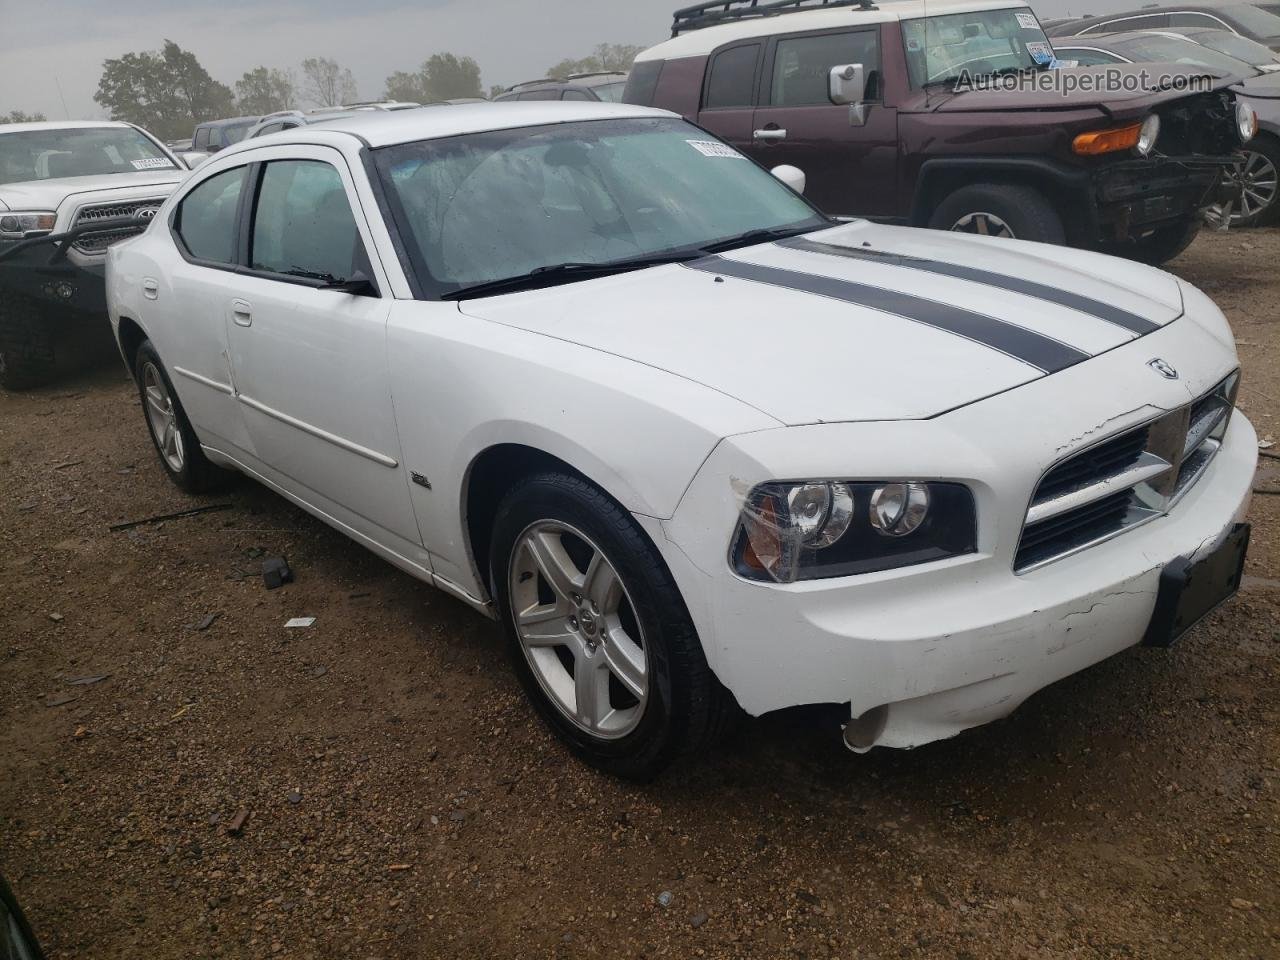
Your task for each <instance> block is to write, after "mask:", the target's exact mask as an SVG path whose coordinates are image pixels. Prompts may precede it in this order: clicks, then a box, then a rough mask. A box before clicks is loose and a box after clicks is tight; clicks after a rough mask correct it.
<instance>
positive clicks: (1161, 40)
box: [1116, 33, 1258, 77]
mask: <svg viewBox="0 0 1280 960" xmlns="http://www.w3.org/2000/svg"><path fill="white" fill-rule="evenodd" d="M1116 49H1117V50H1120V51H1121V52H1122V53H1124V55H1125V56H1126V57H1132V58H1133V59H1134V60H1138V61H1146V62H1152V61H1159V62H1168V63H1186V64H1190V65H1191V66H1193V67H1204V68H1205V69H1207V70H1212V71H1214V72H1215V73H1218V74H1221V75H1222V76H1228V77H1231V76H1234V77H1239V76H1246V77H1249V76H1255V75H1257V72H1258V71H1257V70H1255V69H1254V68H1253V66H1252V65H1251V64H1248V63H1245V62H1244V61H1243V60H1237V59H1236V58H1235V57H1229V56H1227V55H1226V54H1225V53H1219V52H1218V51H1217V50H1210V49H1209V48H1208V47H1203V46H1201V45H1200V44H1198V43H1192V42H1191V41H1190V40H1183V39H1182V38H1181V37H1165V36H1160V35H1159V34H1154V33H1149V34H1143V35H1142V36H1137V37H1133V38H1131V39H1128V40H1123V41H1121V42H1119V43H1117V44H1116Z"/></svg>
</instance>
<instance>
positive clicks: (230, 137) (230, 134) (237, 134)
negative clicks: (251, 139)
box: [222, 118, 258, 146]
mask: <svg viewBox="0 0 1280 960" xmlns="http://www.w3.org/2000/svg"><path fill="white" fill-rule="evenodd" d="M257 122H258V121H257V119H256V118H255V119H253V120H246V121H245V122H244V123H232V124H228V125H227V126H225V127H223V128H222V140H223V143H224V144H226V145H227V146H231V144H233V143H239V142H240V141H241V140H243V139H244V137H245V134H247V133H248V132H249V131H250V130H251V129H253V127H254V125H255V124H256V123H257Z"/></svg>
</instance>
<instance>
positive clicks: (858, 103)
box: [827, 63, 867, 127]
mask: <svg viewBox="0 0 1280 960" xmlns="http://www.w3.org/2000/svg"><path fill="white" fill-rule="evenodd" d="M827 94H828V96H829V97H830V98H831V102H832V103H834V104H837V105H839V106H844V105H848V107H849V124H850V125H851V126H855V127H860V126H862V125H863V124H864V123H866V122H867V113H866V111H867V105H866V102H865V100H866V95H867V71H866V69H865V68H864V67H863V66H862V64H860V63H845V64H840V65H838V66H834V67H832V68H831V73H830V74H828V77H827Z"/></svg>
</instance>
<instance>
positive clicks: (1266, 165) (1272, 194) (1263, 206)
mask: <svg viewBox="0 0 1280 960" xmlns="http://www.w3.org/2000/svg"><path fill="white" fill-rule="evenodd" d="M1232 179H1233V180H1234V181H1235V182H1236V183H1238V184H1239V185H1240V190H1241V192H1240V203H1239V206H1238V207H1237V208H1236V210H1235V211H1233V212H1232V214H1231V225H1232V226H1233V227H1235V226H1240V225H1242V224H1245V223H1248V224H1253V223H1255V222H1260V221H1261V219H1262V216H1263V214H1264V213H1265V212H1266V211H1268V210H1270V209H1271V207H1272V205H1273V204H1274V203H1275V202H1276V193H1277V171H1276V165H1275V164H1274V163H1273V162H1272V161H1271V160H1270V158H1268V157H1267V156H1266V154H1263V153H1255V152H1254V151H1252V150H1249V151H1246V152H1245V156H1244V163H1243V164H1242V165H1241V168H1240V172H1239V173H1238V174H1236V175H1235V177H1234V178H1232Z"/></svg>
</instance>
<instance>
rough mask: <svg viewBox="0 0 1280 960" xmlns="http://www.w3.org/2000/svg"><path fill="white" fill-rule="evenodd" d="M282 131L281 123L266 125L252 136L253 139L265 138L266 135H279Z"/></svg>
mask: <svg viewBox="0 0 1280 960" xmlns="http://www.w3.org/2000/svg"><path fill="white" fill-rule="evenodd" d="M283 129H284V124H283V123H268V124H267V125H266V126H265V127H263V128H262V129H261V130H259V131H258V132H257V133H255V134H254V136H255V137H265V136H266V135H267V134H268V133H279V132H280V131H281V130H283Z"/></svg>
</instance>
